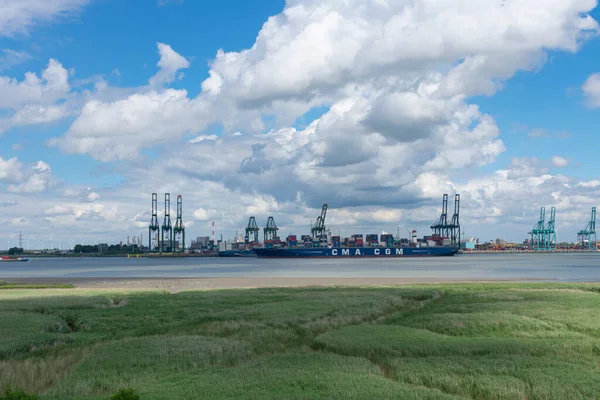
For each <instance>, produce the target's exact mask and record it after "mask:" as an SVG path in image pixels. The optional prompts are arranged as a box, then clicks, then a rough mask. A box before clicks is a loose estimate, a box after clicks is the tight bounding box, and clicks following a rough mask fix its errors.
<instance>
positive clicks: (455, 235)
mask: <svg viewBox="0 0 600 400" xmlns="http://www.w3.org/2000/svg"><path fill="white" fill-rule="evenodd" d="M459 210H460V194H456V195H454V214H453V215H452V220H451V221H450V223H449V224H448V230H449V231H450V244H451V246H453V247H455V246H456V247H460V220H459V212H460V211H459Z"/></svg>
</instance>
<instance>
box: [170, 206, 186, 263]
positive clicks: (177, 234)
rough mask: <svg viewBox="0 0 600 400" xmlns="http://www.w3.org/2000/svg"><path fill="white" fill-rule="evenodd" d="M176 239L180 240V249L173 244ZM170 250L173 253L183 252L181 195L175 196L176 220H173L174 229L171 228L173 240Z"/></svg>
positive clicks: (183, 233) (183, 231) (183, 235)
mask: <svg viewBox="0 0 600 400" xmlns="http://www.w3.org/2000/svg"><path fill="white" fill-rule="evenodd" d="M177 238H180V239H181V241H180V243H181V247H179V248H176V247H175V242H176V240H177ZM171 249H173V251H174V252H175V251H181V252H183V251H185V227H184V226H183V198H182V197H181V195H178V196H177V219H176V220H175V227H174V228H173V240H172V242H171Z"/></svg>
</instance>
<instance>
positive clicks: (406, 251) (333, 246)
mask: <svg viewBox="0 0 600 400" xmlns="http://www.w3.org/2000/svg"><path fill="white" fill-rule="evenodd" d="M459 207H460V196H459V195H458V194H456V196H455V201H454V215H452V216H451V217H450V218H449V215H448V195H447V194H444V196H443V200H442V214H441V216H440V218H439V219H438V220H437V221H436V222H435V223H434V224H433V225H432V226H431V229H432V231H433V233H432V235H431V236H424V237H423V238H417V231H416V230H413V231H412V232H411V237H410V238H400V237H399V236H400V235H399V234H398V235H397V236H396V237H394V235H392V234H390V233H385V232H383V233H382V234H368V235H366V236H363V235H362V234H354V235H352V236H351V237H346V238H343V239H342V238H341V236H332V235H331V232H330V231H329V230H328V229H326V228H325V217H326V215H327V204H323V208H322V210H321V215H319V216H318V217H317V220H316V222H315V224H314V225H312V226H311V234H310V235H302V236H300V240H298V238H297V236H296V235H289V236H287V238H285V239H284V240H281V238H280V237H279V235H278V234H277V231H278V230H279V228H278V227H277V225H276V224H275V220H274V219H273V217H269V218H268V220H267V224H266V226H265V227H264V229H263V230H264V242H263V243H260V242H259V241H258V231H259V227H258V225H257V224H256V220H255V218H254V217H250V220H249V221H248V227H247V228H246V236H245V237H244V240H243V241H242V240H241V238H239V239H237V235H236V239H237V240H236V243H233V246H232V247H233V248H231V249H230V248H223V249H222V251H221V252H220V253H219V255H222V256H233V257H240V256H248V255H249V253H250V252H252V253H253V254H254V255H256V256H258V257H277V258H288V257H293V258H303V257H440V256H446V257H447V256H453V255H455V254H456V253H458V252H459V249H460V223H459Z"/></svg>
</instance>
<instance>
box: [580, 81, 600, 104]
mask: <svg viewBox="0 0 600 400" xmlns="http://www.w3.org/2000/svg"><path fill="white" fill-rule="evenodd" d="M581 90H583V94H584V96H585V98H586V100H587V103H588V105H589V106H590V107H600V73H597V74H592V75H590V76H589V77H588V78H587V80H586V81H585V82H584V84H583V85H582V86H581Z"/></svg>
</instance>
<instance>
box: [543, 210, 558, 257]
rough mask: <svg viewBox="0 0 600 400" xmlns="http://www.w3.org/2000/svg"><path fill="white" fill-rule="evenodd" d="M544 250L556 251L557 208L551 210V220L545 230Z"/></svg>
mask: <svg viewBox="0 0 600 400" xmlns="http://www.w3.org/2000/svg"><path fill="white" fill-rule="evenodd" d="M544 240H545V241H544V250H556V207H551V208H550V220H549V221H548V223H547V224H546V226H545V228H544Z"/></svg>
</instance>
